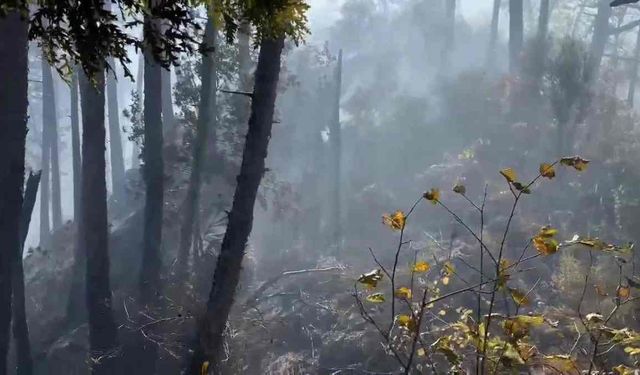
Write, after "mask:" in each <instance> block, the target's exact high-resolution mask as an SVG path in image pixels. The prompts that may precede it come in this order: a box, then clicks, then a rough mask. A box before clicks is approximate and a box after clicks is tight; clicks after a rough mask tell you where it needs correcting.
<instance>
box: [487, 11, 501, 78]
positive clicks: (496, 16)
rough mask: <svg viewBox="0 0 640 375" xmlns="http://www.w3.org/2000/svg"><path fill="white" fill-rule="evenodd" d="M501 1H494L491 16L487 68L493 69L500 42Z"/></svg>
mask: <svg viewBox="0 0 640 375" xmlns="http://www.w3.org/2000/svg"><path fill="white" fill-rule="evenodd" d="M500 5H502V1H501V0H493V13H492V16H491V32H490V35H489V49H488V50H487V68H488V69H492V68H493V64H495V59H496V44H497V42H498V26H499V24H500Z"/></svg>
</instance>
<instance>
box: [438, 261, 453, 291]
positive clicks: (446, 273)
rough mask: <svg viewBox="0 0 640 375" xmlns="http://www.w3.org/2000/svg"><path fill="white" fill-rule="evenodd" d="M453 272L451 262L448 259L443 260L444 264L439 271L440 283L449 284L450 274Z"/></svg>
mask: <svg viewBox="0 0 640 375" xmlns="http://www.w3.org/2000/svg"><path fill="white" fill-rule="evenodd" d="M454 273H455V268H454V266H453V263H451V262H450V261H446V262H444V264H443V265H442V271H441V275H442V278H441V281H442V284H444V285H449V281H451V276H452V275H453V274H454Z"/></svg>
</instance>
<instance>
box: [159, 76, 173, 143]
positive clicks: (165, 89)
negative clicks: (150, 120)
mask: <svg viewBox="0 0 640 375" xmlns="http://www.w3.org/2000/svg"><path fill="white" fill-rule="evenodd" d="M161 74H162V126H163V127H164V129H165V134H167V133H169V134H171V132H172V131H173V130H174V128H175V125H176V120H175V114H174V113H173V98H172V95H171V94H172V91H171V69H170V68H169V69H162V71H161Z"/></svg>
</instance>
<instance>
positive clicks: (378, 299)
mask: <svg viewBox="0 0 640 375" xmlns="http://www.w3.org/2000/svg"><path fill="white" fill-rule="evenodd" d="M367 301H369V302H371V303H383V302H384V294H382V293H373V294H370V295H368V296H367Z"/></svg>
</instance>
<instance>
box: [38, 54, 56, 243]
mask: <svg viewBox="0 0 640 375" xmlns="http://www.w3.org/2000/svg"><path fill="white" fill-rule="evenodd" d="M41 59H42V62H41V67H42V147H41V159H40V168H41V169H42V175H41V177H40V247H42V248H45V249H46V248H48V247H49V241H50V238H51V221H50V220H51V219H50V216H49V213H50V194H51V188H50V185H49V184H50V182H51V124H50V121H51V112H52V111H51V108H52V107H51V104H52V103H51V97H49V95H51V94H52V90H53V87H52V83H51V68H50V66H49V64H48V63H47V60H46V57H45V55H44V54H41ZM47 71H49V74H47ZM48 87H49V88H48ZM54 111H55V110H54ZM54 115H55V113H54Z"/></svg>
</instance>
